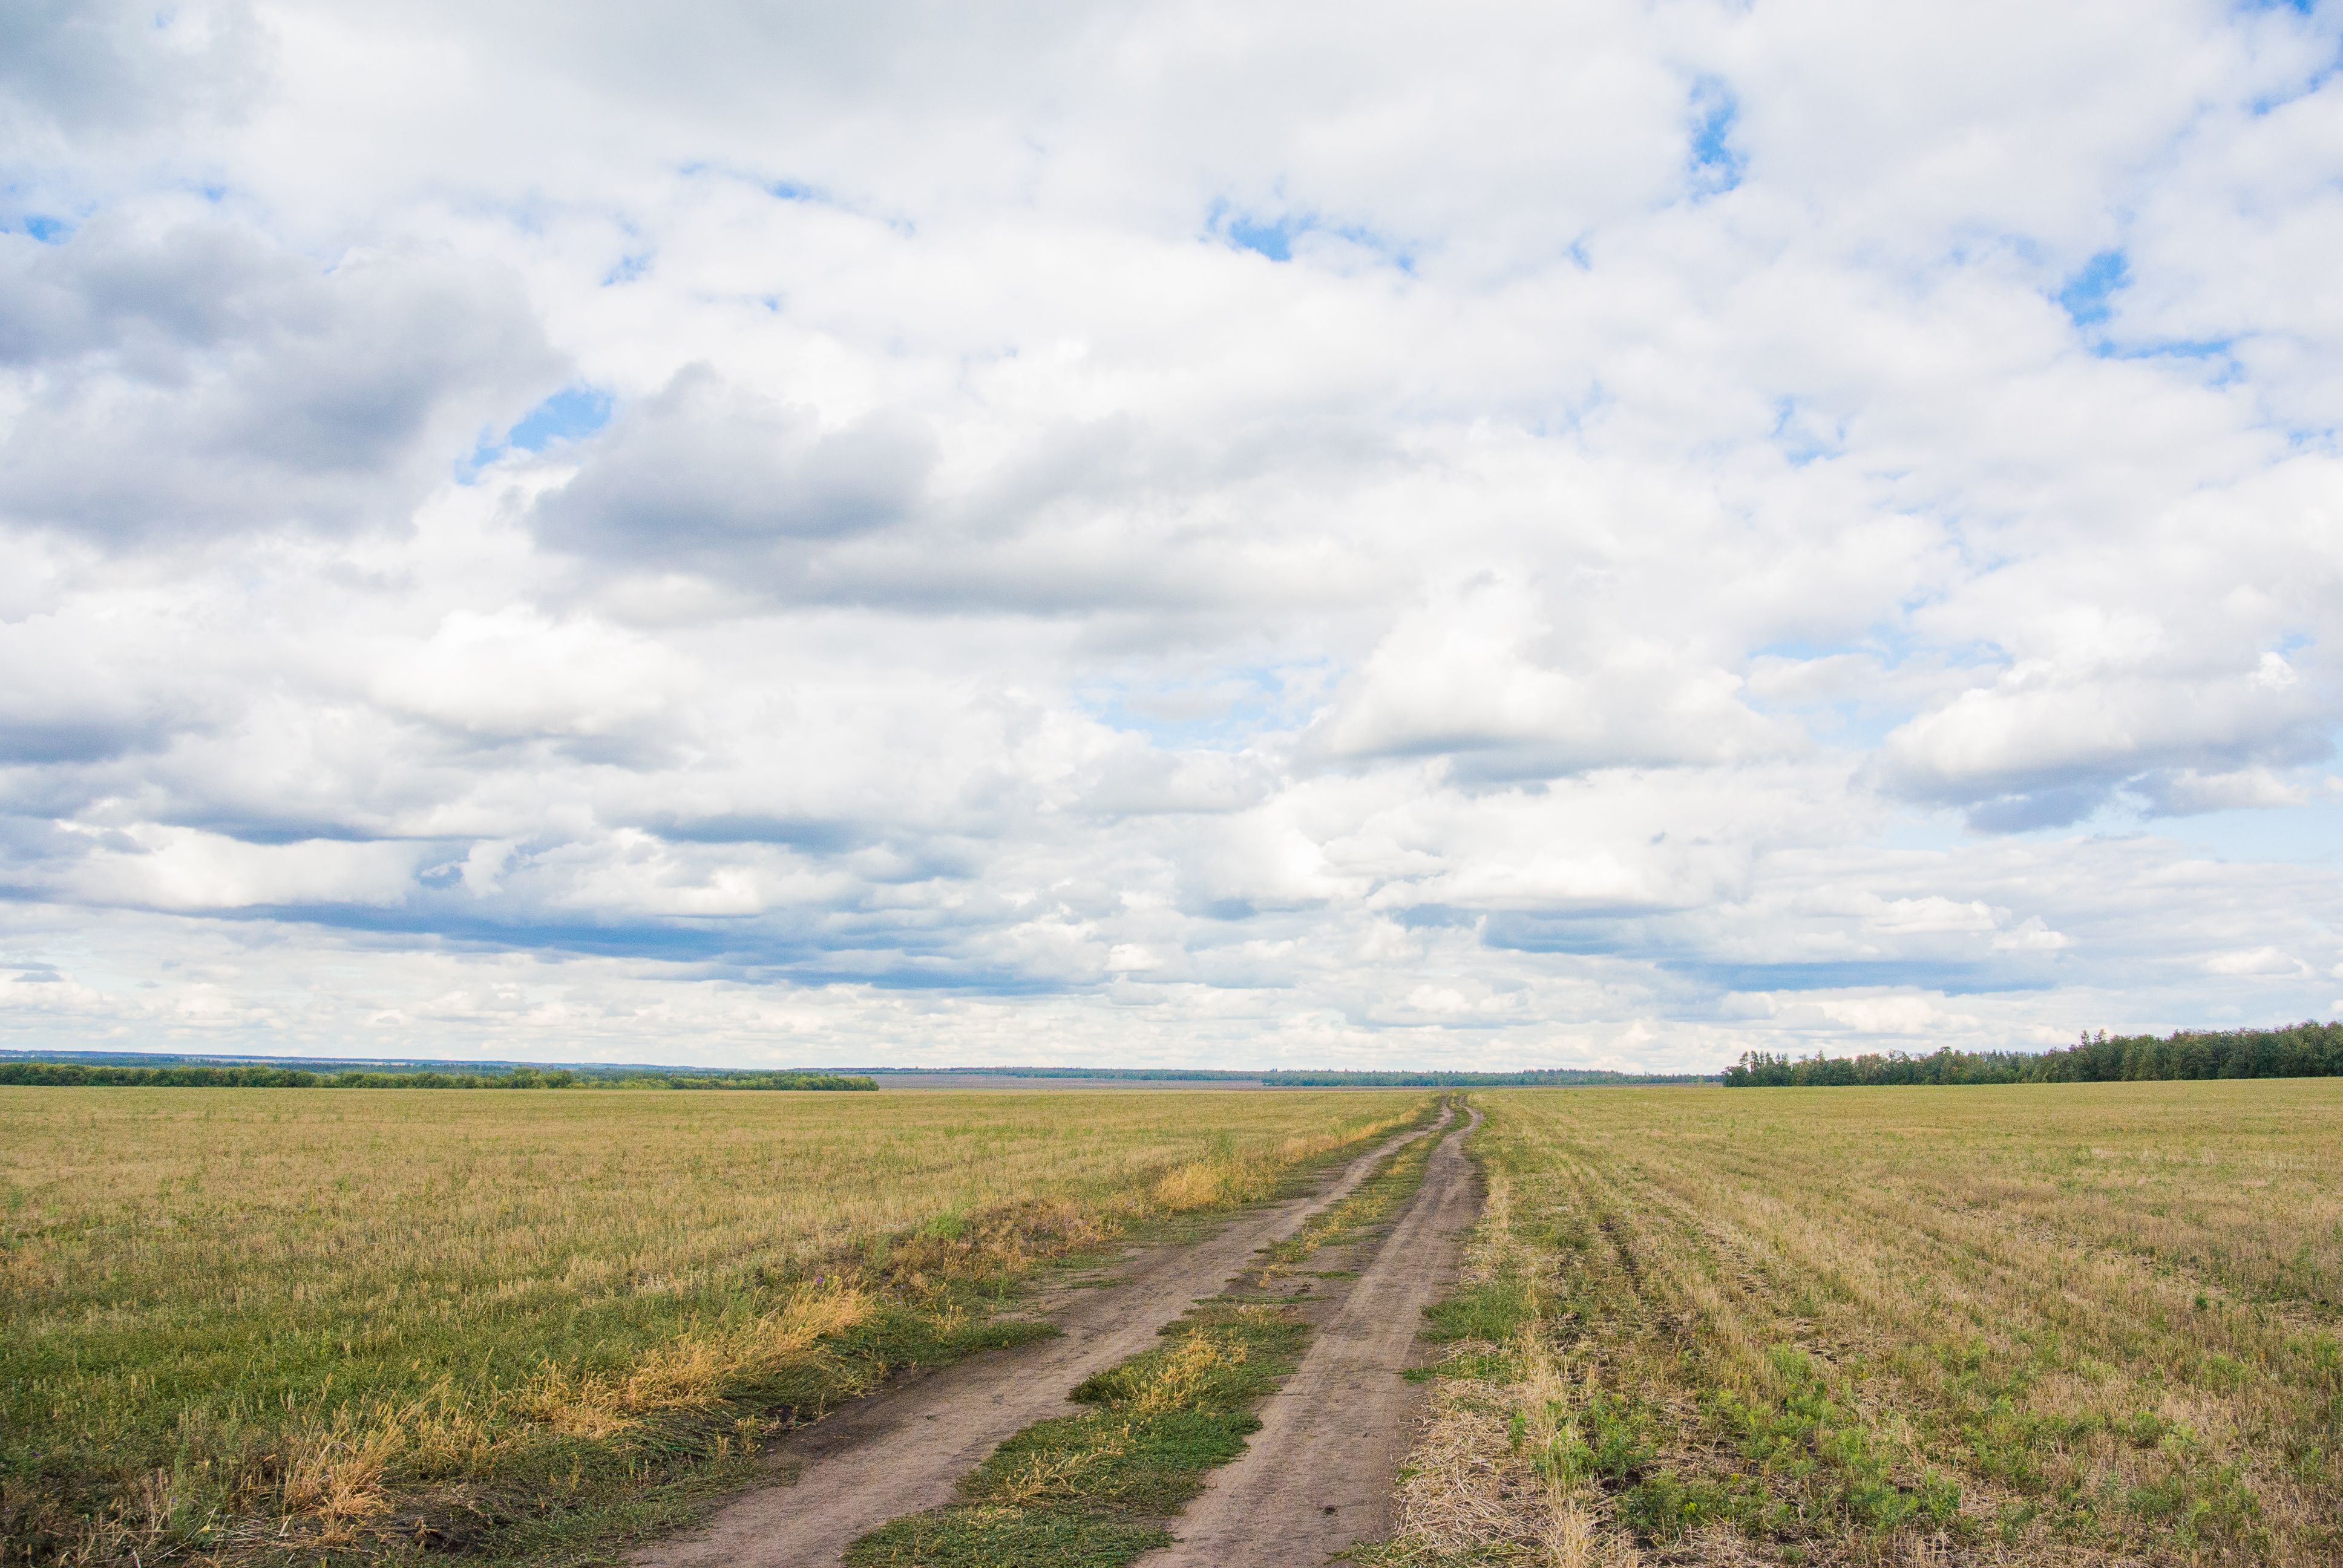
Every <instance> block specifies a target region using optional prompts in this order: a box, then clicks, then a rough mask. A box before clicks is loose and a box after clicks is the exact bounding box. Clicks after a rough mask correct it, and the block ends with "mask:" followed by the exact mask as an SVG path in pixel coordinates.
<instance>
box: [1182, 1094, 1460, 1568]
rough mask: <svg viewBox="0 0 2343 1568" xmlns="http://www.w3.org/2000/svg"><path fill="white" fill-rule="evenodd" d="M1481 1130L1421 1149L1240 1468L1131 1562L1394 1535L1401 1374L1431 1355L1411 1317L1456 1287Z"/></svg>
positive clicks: (1217, 1566) (1247, 1564)
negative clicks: (1414, 1174)
mask: <svg viewBox="0 0 2343 1568" xmlns="http://www.w3.org/2000/svg"><path fill="white" fill-rule="evenodd" d="M1480 1121H1481V1116H1480V1112H1478V1111H1474V1112H1473V1120H1472V1121H1470V1122H1469V1123H1467V1124H1466V1125H1465V1126H1463V1127H1462V1128H1459V1129H1458V1130H1457V1131H1454V1132H1452V1133H1450V1134H1449V1135H1448V1136H1447V1138H1446V1139H1444V1140H1443V1141H1442V1143H1441V1145H1440V1147H1439V1148H1438V1149H1437V1150H1435V1151H1433V1156H1432V1160H1431V1163H1430V1164H1429V1166H1428V1167H1427V1168H1426V1170H1425V1171H1424V1177H1423V1186H1422V1187H1420V1188H1418V1189H1417V1190H1416V1192H1415V1195H1414V1196H1413V1198H1411V1199H1410V1200H1409V1201H1408V1202H1407V1205H1406V1207H1405V1208H1403V1209H1402V1210H1401V1211H1400V1213H1399V1215H1398V1217H1397V1220H1396V1221H1395V1222H1394V1223H1393V1226H1392V1228H1391V1231H1390V1233H1389V1234H1388V1235H1386V1236H1382V1237H1379V1238H1378V1237H1369V1238H1364V1239H1363V1240H1362V1241H1360V1242H1359V1243H1358V1244H1357V1245H1356V1247H1355V1249H1354V1251H1356V1252H1357V1253H1358V1254H1360V1256H1358V1257H1357V1258H1355V1259H1354V1260H1353V1262H1352V1265H1351V1266H1353V1267H1356V1268H1357V1269H1358V1270H1359V1278H1358V1279H1357V1280H1356V1281H1354V1282H1351V1283H1350V1285H1349V1288H1348V1289H1347V1290H1344V1291H1340V1292H1330V1293H1329V1295H1328V1297H1327V1298H1326V1299H1324V1300H1322V1301H1315V1302H1312V1303H1311V1305H1310V1306H1308V1307H1306V1308H1305V1309H1304V1312H1305V1315H1307V1316H1309V1317H1311V1318H1312V1320H1313V1321H1315V1322H1316V1323H1317V1325H1318V1327H1317V1332H1316V1333H1315V1334H1314V1335H1313V1336H1312V1340H1311V1343H1310V1349H1309V1350H1308V1352H1305V1353H1304V1355H1303V1357H1302V1365H1301V1367H1300V1368H1299V1369H1298V1370H1297V1371H1296V1372H1294V1374H1293V1375H1292V1377H1291V1378H1288V1379H1287V1380H1286V1382H1285V1387H1284V1389H1283V1390H1282V1392H1278V1393H1276V1394H1272V1396H1271V1397H1270V1399H1269V1400H1268V1402H1266V1403H1265V1404H1264V1405H1263V1406H1262V1412H1261V1413H1262V1429H1261V1431H1260V1432H1256V1433H1255V1434H1254V1435H1253V1437H1252V1440H1251V1441H1250V1442H1248V1443H1247V1444H1246V1447H1245V1453H1244V1457H1243V1458H1242V1459H1240V1460H1238V1461H1237V1462H1235V1463H1233V1464H1232V1465H1229V1466H1227V1467H1226V1468H1225V1469H1222V1470H1221V1471H1218V1472H1216V1473H1215V1474H1214V1476H1213V1478H1212V1481H1211V1482H1210V1483H1207V1485H1206V1489H1205V1492H1204V1494H1203V1495H1202V1497H1199V1498H1198V1499H1196V1501H1195V1502H1193V1503H1190V1504H1189V1505H1188V1509H1187V1512H1186V1513H1184V1514H1183V1515H1182V1517H1181V1519H1180V1521H1179V1522H1178V1523H1176V1524H1175V1525H1174V1526H1173V1528H1174V1529H1175V1530H1177V1531H1178V1532H1179V1533H1180V1542H1179V1544H1177V1545H1176V1546H1171V1547H1167V1548H1165V1549H1164V1550H1162V1551H1161V1552H1154V1553H1149V1554H1148V1555H1147V1556H1145V1557H1142V1558H1141V1559H1140V1563H1141V1568H1252V1565H1255V1564H1280V1565H1283V1564H1296V1565H1298V1564H1302V1563H1322V1562H1324V1561H1325V1560H1326V1559H1327V1558H1329V1557H1332V1556H1333V1555H1334V1554H1335V1553H1340V1552H1342V1551H1345V1550H1347V1549H1348V1548H1350V1547H1351V1546H1353V1545H1355V1544H1356V1543H1359V1542H1362V1541H1380V1540H1383V1539H1384V1538H1386V1537H1387V1536H1389V1535H1390V1534H1391V1533H1392V1532H1393V1530H1394V1529H1395V1528H1396V1526H1397V1520H1396V1518H1395V1517H1394V1509H1393V1496H1392V1493H1393V1484H1394V1483H1395V1482H1396V1480H1397V1478H1398V1474H1399V1468H1400V1465H1401V1463H1402V1462H1403V1461H1404V1460H1405V1459H1406V1457H1407V1452H1408V1447H1409V1444H1410V1443H1411V1442H1413V1439H1414V1437H1415V1428H1416V1425H1417V1422H1418V1418H1419V1417H1420V1415H1421V1414H1422V1412H1423V1409H1424V1407H1425V1405H1426V1403H1427V1391H1426V1390H1425V1389H1424V1387H1423V1385H1422V1384H1418V1383H1412V1382H1407V1381H1406V1380H1405V1379H1404V1378H1403V1376H1402V1375H1401V1374H1402V1373H1403V1372H1406V1371H1407V1369H1408V1368H1410V1367H1412V1366H1416V1365H1420V1364H1422V1363H1423V1362H1424V1361H1425V1360H1427V1359H1428V1357H1429V1347H1427V1346H1425V1345H1424V1344H1423V1342H1422V1341H1421V1340H1420V1339H1419V1338H1418V1335H1419V1333H1420V1332H1421V1331H1422V1329H1423V1309H1424V1308H1426V1307H1428V1306H1430V1305H1432V1304H1433V1302H1436V1301H1438V1300H1439V1299H1440V1298H1441V1296H1442V1294H1443V1292H1445V1291H1446V1290H1447V1288H1448V1286H1449V1285H1450V1283H1451V1282H1453V1280H1454V1279H1455V1276H1456V1265H1457V1261H1458V1258H1459V1256H1460V1254H1461V1253H1462V1251H1463V1243H1464V1236H1465V1232H1466V1231H1469V1230H1471V1228H1472V1225H1473V1219H1474V1217H1475V1216H1476V1215H1477V1214H1478V1213H1479V1211H1480V1207H1481V1191H1480V1182H1479V1176H1478V1172H1476V1171H1474V1170H1473V1166H1472V1164H1471V1163H1470V1162H1469V1161H1467V1160H1466V1159H1465V1158H1464V1152H1463V1141H1464V1139H1465V1137H1466V1135H1467V1134H1469V1133H1470V1132H1471V1131H1472V1130H1473V1128H1474V1127H1476V1126H1478V1125H1480ZM1332 1251H1333V1250H1332V1249H1329V1250H1328V1251H1327V1252H1324V1253H1322V1254H1321V1257H1322V1258H1328V1257H1330V1256H1331V1254H1332ZM1329 1266H1330V1267H1341V1266H1342V1265H1341V1264H1340V1263H1339V1262H1333V1263H1330V1265H1329Z"/></svg>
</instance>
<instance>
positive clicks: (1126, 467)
mask: <svg viewBox="0 0 2343 1568" xmlns="http://www.w3.org/2000/svg"><path fill="white" fill-rule="evenodd" d="M158 5H159V6H160V8H159V9H158ZM2338 36H2343V6H2339V5H2337V4H2334V3H2331V0H2330V3H2328V4H2324V5H2318V6H2315V7H2313V6H2308V5H2306V6H2303V7H2301V8H2296V7H2292V6H2288V5H2275V6H2259V5H2218V4H2213V3H2210V0H2119V3H2118V0H2065V3H2063V4H2056V5H2049V6H2045V5H2042V4H2040V3H2039V0H2028V3H2026V4H2014V3H2004V0H1962V3H1961V4H1957V5H1955V4H1948V3H1947V4H1936V3H1930V4H1923V5H1871V4H1856V3H1854V0H1842V3H1832V0H1754V3H1706V0H1569V3H1566V4H1562V5H1554V4H1544V5H1507V4H1470V3H1468V4H1462V5H1437V6H1434V5H1413V6H1393V5H1375V4H1373V3H1368V4H1361V3H1359V0H1344V3H1343V4H1341V5H1313V4H1306V3H1305V4H1293V5H1273V6H1264V5H1259V4H1242V5H1239V4H1220V3H1214V0H1196V3H1189V4H1179V5H1155V4H1144V3H1141V4H1132V5H1065V4H1052V3H1050V0H1037V3H1034V4H1025V5H1015V4H1009V5H989V6H970V5H935V4H929V5H916V4H895V3H890V0H874V3H871V4H865V5H845V6H841V5H809V4H775V3H769V0H758V3H751V0H737V3H724V0H701V3H697V4H679V5H660V6H645V5H605V4H601V3H599V0H568V3H566V4H562V5H553V4H549V3H547V0H489V3H488V4H480V3H478V0H464V3H462V4H457V3H455V0H445V3H433V0H419V3H417V4H413V5H400V6H392V7H380V6H376V7H364V6H354V5H347V4H339V3H337V4H323V3H319V4H307V3H304V0H284V3H274V4H250V5H246V4H241V3H238V0H187V3H186V4H178V5H174V4H172V3H171V0H146V3H145V4H118V3H116V0H20V3H17V4H13V5H8V6H6V7H5V9H0V172H4V173H5V195H0V228H5V233H0V548H5V561H6V568H5V571H0V859H5V864H4V865H0V884H5V891H6V894H7V897H6V900H5V901H0V1024H5V1028H0V1044H5V1045H7V1046H10V1047H15V1048H35V1047H38V1048H48V1049H58V1048H70V1047H79V1048H83V1049H140V1050H201V1051H234V1052H250V1053H262V1054H268V1053H274V1054H297V1053H316V1052H320V1051H325V1052H328V1053H333V1054H349V1055H397V1054H421V1055H430V1056H445V1057H506V1058H509V1057H523V1058H530V1057H533V1058H538V1059H543V1060H583V1059H615V1060H663V1061H705V1062H739V1063H824V1064H848V1065H899V1064H905V1063H913V1062H923V1063H939V1062H966V1063H978V1062H1036V1063H1039V1062H1084V1063H1097V1064H1107V1065H1138V1064H1175V1063H1184V1064H1197V1065H1210V1066H1247V1065H1274V1066H1317V1065H1345V1066H1361V1067H1372V1066H1402V1065H1421V1066H1455V1067H1487V1068H1516V1067H1530V1066H1608V1067H1630V1068H1633V1067H1645V1068H1653V1069H1660V1070H1709V1069H1713V1068H1715V1067H1716V1066H1717V1065H1719V1064H1721V1063H1723V1062H1725V1061H1729V1060H1731V1059H1733V1058H1734V1057H1735V1056H1736V1055H1738V1054H1739V1053H1740V1052H1741V1051H1743V1050H1750V1049H1760V1050H1791V1051H1797V1052H1802V1053H1803V1052H1808V1051H1812V1050H1816V1049H1827V1050H1831V1051H1833V1052H1844V1051H1846V1050H1877V1049H1883V1048H1897V1049H1904V1050H1931V1049H1934V1048H1936V1046H1939V1045H1947V1044H1949V1045H1955V1046H1959V1047H1963V1048H1978V1047H2013V1046H2015V1047H2019V1048H2027V1049H2033V1048H2038V1047H2041V1046H2044V1045H2051V1044H2056V1043H2060V1042H2063V1041H2066V1040H2071V1039H2073V1037H2074V1036H2075V1034H2076V1033H2077V1031H2079V1030H2086V1029H2091V1030H2097V1029H2102V1028H2104V1029H2108V1030H2141V1029H2153V1030H2169V1029H2172V1028H2175V1027H2179V1026H2184V1025H2187V1026H2201V1025H2213V1026H2232V1025H2236V1024H2240V1023H2247V1022H2273V1021H2280V1020H2295V1019H2300V1018H2303V1017H2306V1016H2310V1015H2318V1016H2322V1017H2323V1016H2327V1015H2328V1013H2330V1012H2332V1011H2335V1010H2343V776H2338V774H2343V761H2338V758H2337V756H2336V752H2335V734H2336V730H2337V728H2338V722H2343V680H2338V677H2343V462H2338V441H2337V429H2338V422H2343V268H2338V264H2337V259H2336V258H2337V256H2338V255H2343V79H2338V75H2337V71H2336V66H2337V63H2338Z"/></svg>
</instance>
